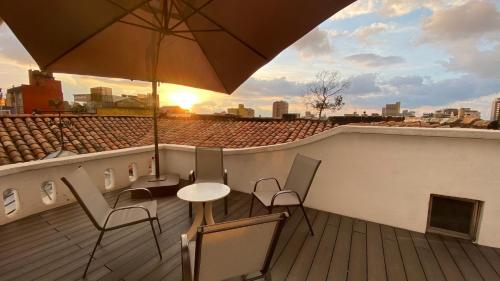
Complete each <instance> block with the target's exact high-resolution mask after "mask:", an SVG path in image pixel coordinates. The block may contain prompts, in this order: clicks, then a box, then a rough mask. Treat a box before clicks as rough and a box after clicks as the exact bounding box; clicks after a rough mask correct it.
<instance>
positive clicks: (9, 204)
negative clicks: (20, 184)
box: [3, 188, 19, 216]
mask: <svg viewBox="0 0 500 281" xmlns="http://www.w3.org/2000/svg"><path fill="white" fill-rule="evenodd" d="M3 206H4V211H5V214H6V215H7V216H12V215H14V214H15V213H16V212H17V210H18V209H19V196H18V194H17V190H15V189H12V188H9V189H7V190H5V191H4V192H3Z"/></svg>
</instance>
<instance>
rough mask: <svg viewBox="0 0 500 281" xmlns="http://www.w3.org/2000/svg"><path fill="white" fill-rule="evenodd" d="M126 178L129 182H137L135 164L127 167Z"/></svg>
mask: <svg viewBox="0 0 500 281" xmlns="http://www.w3.org/2000/svg"><path fill="white" fill-rule="evenodd" d="M128 178H129V180H130V181H131V182H132V181H136V180H137V163H135V162H134V163H130V164H129V165H128Z"/></svg>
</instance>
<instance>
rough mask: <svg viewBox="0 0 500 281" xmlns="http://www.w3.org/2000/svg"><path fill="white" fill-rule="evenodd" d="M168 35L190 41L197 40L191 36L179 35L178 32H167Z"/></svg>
mask: <svg viewBox="0 0 500 281" xmlns="http://www.w3.org/2000/svg"><path fill="white" fill-rule="evenodd" d="M168 35H172V36H175V37H179V38H182V39H186V40H190V41H194V42H197V43H198V41H196V39H193V38H189V37H187V36H182V35H179V34H175V33H172V34H168Z"/></svg>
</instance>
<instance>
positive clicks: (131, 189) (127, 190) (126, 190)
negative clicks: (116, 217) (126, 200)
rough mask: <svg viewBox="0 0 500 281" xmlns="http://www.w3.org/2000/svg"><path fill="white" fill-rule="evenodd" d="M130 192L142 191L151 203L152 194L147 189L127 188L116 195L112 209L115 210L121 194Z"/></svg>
mask: <svg viewBox="0 0 500 281" xmlns="http://www.w3.org/2000/svg"><path fill="white" fill-rule="evenodd" d="M132 191H144V192H146V193H148V195H149V199H151V201H153V194H152V193H151V191H150V190H149V189H147V188H127V189H125V190H122V191H120V193H118V196H117V197H116V200H115V204H114V205H113V209H114V208H116V205H117V204H118V200H120V196H122V194H123V193H126V192H132Z"/></svg>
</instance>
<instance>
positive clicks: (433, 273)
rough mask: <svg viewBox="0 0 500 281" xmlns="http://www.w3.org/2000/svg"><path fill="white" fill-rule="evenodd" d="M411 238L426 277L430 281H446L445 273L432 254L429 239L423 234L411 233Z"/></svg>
mask: <svg viewBox="0 0 500 281" xmlns="http://www.w3.org/2000/svg"><path fill="white" fill-rule="evenodd" d="M410 235H411V238H412V239H413V243H414V245H415V250H416V251H417V254H418V257H419V258H420V262H421V264H422V268H423V270H424V272H425V276H426V277H427V280H429V281H446V278H445V277H444V273H443V271H442V270H441V267H440V266H439V263H438V261H437V259H436V257H435V256H434V253H433V252H432V249H431V247H430V245H429V243H428V242H427V239H426V238H425V236H424V235H423V234H422V233H416V232H410Z"/></svg>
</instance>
